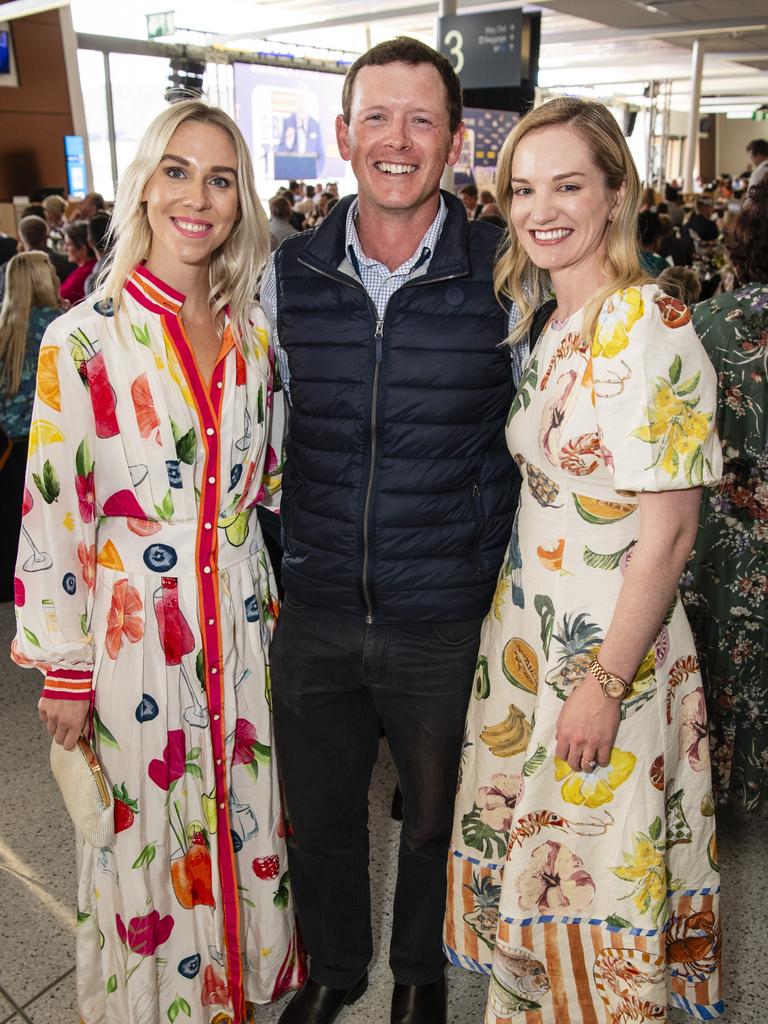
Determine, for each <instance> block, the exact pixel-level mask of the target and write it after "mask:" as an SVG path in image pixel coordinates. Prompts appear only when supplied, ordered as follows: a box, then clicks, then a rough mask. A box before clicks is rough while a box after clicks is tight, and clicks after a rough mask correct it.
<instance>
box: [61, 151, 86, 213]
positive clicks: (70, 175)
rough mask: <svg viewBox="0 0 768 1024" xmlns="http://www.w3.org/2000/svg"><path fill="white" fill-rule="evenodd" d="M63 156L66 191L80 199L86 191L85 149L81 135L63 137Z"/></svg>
mask: <svg viewBox="0 0 768 1024" xmlns="http://www.w3.org/2000/svg"><path fill="white" fill-rule="evenodd" d="M64 155H65V157H66V160H67V191H68V192H69V194H70V195H71V196H73V197H74V198H76V199H82V197H83V196H84V195H85V193H86V192H87V191H88V189H87V187H86V186H87V184H88V183H87V181H86V174H85V147H84V145H83V138H82V136H81V135H65V136H64Z"/></svg>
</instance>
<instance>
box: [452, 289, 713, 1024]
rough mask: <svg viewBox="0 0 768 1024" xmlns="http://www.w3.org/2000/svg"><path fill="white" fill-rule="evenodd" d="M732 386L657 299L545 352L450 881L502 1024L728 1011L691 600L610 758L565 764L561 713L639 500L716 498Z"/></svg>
mask: <svg viewBox="0 0 768 1024" xmlns="http://www.w3.org/2000/svg"><path fill="white" fill-rule="evenodd" d="M715 391H716V381H715V376H714V373H713V370H712V367H711V366H710V364H709V363H708V361H707V358H706V355H705V353H704V351H703V349H702V347H701V344H700V343H699V341H698V339H697V337H696V334H695V332H694V331H693V328H692V326H691V323H690V312H689V311H688V310H687V309H686V308H685V306H683V305H682V304H681V303H679V302H677V301H676V300H674V299H670V298H668V297H667V296H666V295H664V294H662V293H661V292H659V290H658V288H657V287H656V286H655V285H648V286H643V287H642V288H629V289H626V290H624V291H622V292H617V293H616V294H614V295H613V296H612V297H611V298H610V299H609V300H608V301H607V302H606V303H605V305H604V307H603V309H602V312H601V314H600V317H599V320H598V324H597V329H596V331H595V333H594V337H593V338H592V339H589V338H585V337H584V336H583V334H582V332H581V314H580V313H577V314H574V316H572V317H571V318H570V319H569V320H568V321H567V322H566V323H565V324H564V325H563V326H562V328H559V329H557V330H555V329H553V327H552V326H550V327H549V328H548V329H547V330H546V331H545V332H544V333H543V335H542V336H541V338H540V340H539V342H538V344H537V345H536V347H535V348H534V350H533V351H532V353H531V355H530V357H529V360H528V364H527V367H526V370H525V373H524V377H523V380H522V383H521V387H520V389H519V391H518V394H517V395H516V397H515V401H514V403H513V406H512V409H511V412H510V417H509V422H508V428H507V440H508V444H509V448H510V451H511V452H512V454H513V456H514V457H515V460H516V461H517V463H518V464H519V466H520V468H521V471H522V473H523V487H522V493H521V501H520V508H519V511H518V514H517V518H516V521H515V525H514V528H513V533H512V538H511V542H510V545H509V550H508V554H507V560H506V563H505V565H504V566H503V567H502V570H501V573H500V575H499V581H498V587H497V591H496V596H495V599H494V603H493V607H492V609H491V612H490V613H489V615H488V616H487V618H486V620H485V623H484V625H483V631H482V638H481V644H480V655H479V659H478V665H477V670H476V675H475V681H474V690H473V694H474V695H473V699H472V700H471V701H470V708H469V712H468V718H467V732H466V739H465V749H464V757H463V763H462V770H461V779H460V785H459V793H458V798H457V804H456V812H455V820H454V830H453V841H452V849H451V852H450V855H449V868H448V877H449V885H448V902H447V915H446V926H445V944H446V950H447V955H448V956H449V958H450V959H451V961H452V962H453V963H455V964H457V965H460V966H464V967H468V968H470V969H474V970H478V971H483V972H485V973H488V974H491V983H490V990H489V998H488V1004H487V1008H486V1016H485V1020H486V1024H507V1022H508V1021H511V1020H513V1019H514V1020H518V1019H519V1020H521V1021H522V1020H524V1021H526V1022H527V1024H597V1022H599V1024H627V1022H628V1021H633V1022H635V1021H637V1022H641V1021H645V1020H648V1021H650V1020H663V1019H665V1015H666V1006H667V1004H668V1002H670V1003H672V1004H674V1005H677V1006H678V1007H681V1008H683V1009H684V1010H687V1011H688V1012H689V1013H691V1014H692V1015H694V1016H698V1017H701V1018H702V1019H710V1018H711V1017H714V1016H717V1015H718V1014H720V1013H722V1010H723V1004H722V1001H721V998H720V987H719V957H720V924H719V917H718V892H719V884H718V873H717V854H716V846H715V831H714V817H713V812H714V805H713V800H712V794H711V782H710V772H709V760H708V749H707V744H706V740H705V739H703V737H705V736H706V710H705V705H704V699H703V691H702V686H701V678H700V675H699V672H698V663H697V660H696V657H695V653H694V647H693V640H692V637H691V632H690V629H689V627H688V623H687V621H686V618H685V613H684V611H683V608H682V604H681V603H680V601H679V600H677V599H676V600H675V601H674V603H673V604H672V607H671V608H670V609H669V612H668V614H667V616H666V618H665V620H664V623H663V624H662V626H661V628H660V629H659V633H658V636H657V638H656V642H655V643H654V645H653V647H652V648H651V650H649V651H648V654H647V656H646V657H645V658H644V659H643V661H642V663H641V665H640V667H639V669H638V672H637V675H636V678H635V679H634V681H633V686H632V692H631V694H630V695H629V697H627V698H626V699H625V701H624V702H623V706H622V720H621V723H620V726H619V731H618V734H617V737H616V741H615V745H614V748H613V751H612V755H611V760H610V764H609V765H608V766H607V767H606V768H599V767H598V768H597V769H596V770H595V771H593V772H592V773H589V774H587V773H582V772H574V771H573V770H572V769H571V768H570V766H569V765H568V764H567V763H565V762H563V761H560V760H559V759H558V758H557V757H556V756H555V748H556V736H555V730H556V725H557V720H558V716H559V714H560V711H561V710H562V707H563V701H564V700H565V699H566V698H567V696H568V695H569V694H570V693H571V692H572V690H573V688H574V687H575V686H577V685H578V683H579V682H580V681H581V679H582V678H583V677H584V675H585V674H586V672H587V669H588V666H589V663H590V661H591V660H592V658H593V656H594V655H595V653H596V652H597V651H598V650H599V647H600V644H601V642H602V639H603V637H604V635H605V631H606V630H607V628H608V626H609V623H610V621H611V618H612V615H613V611H614V607H615V604H616V599H617V595H618V592H619V589H620V587H621V583H622V578H623V575H624V573H625V571H626V569H627V565H628V563H629V561H630V559H631V557H632V549H633V547H634V545H635V543H636V541H637V539H638V536H639V530H640V524H639V514H638V501H637V494H638V493H639V492H642V491H662V490H666V489H673V488H688V487H691V486H695V485H698V484H712V483H714V482H715V481H716V480H717V479H718V478H719V476H720V467H721V459H720V450H719V445H718V443H717V438H716V436H715V434H714V432H713V428H714V411H715Z"/></svg>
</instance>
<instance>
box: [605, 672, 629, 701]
mask: <svg viewBox="0 0 768 1024" xmlns="http://www.w3.org/2000/svg"><path fill="white" fill-rule="evenodd" d="M626 692H627V687H626V686H625V685H624V681H623V680H622V679H617V678H616V677H615V676H614V677H609V678H608V679H606V681H605V682H604V683H603V693H604V694H605V695H606V697H624V696H625V695H626Z"/></svg>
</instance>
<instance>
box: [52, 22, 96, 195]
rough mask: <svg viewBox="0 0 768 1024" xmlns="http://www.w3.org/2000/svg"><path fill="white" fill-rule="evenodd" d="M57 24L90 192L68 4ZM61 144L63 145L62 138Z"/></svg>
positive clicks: (88, 155)
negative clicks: (59, 30)
mask: <svg viewBox="0 0 768 1024" xmlns="http://www.w3.org/2000/svg"><path fill="white" fill-rule="evenodd" d="M59 25H60V26H61V43H62V47H63V49H64V67H65V68H66V71H67V89H68V91H69V108H70V110H71V111H72V124H73V126H74V129H75V135H81V136H82V137H83V148H84V155H85V173H86V175H87V177H88V190H89V191H90V192H92V191H93V170H92V168H91V150H90V147H89V145H88V126H87V125H86V123H85V104H84V103H83V90H82V89H81V87H80V69H79V68H78V66H77V35H76V34H75V27H74V25H73V24H72V11H71V9H70V7H69V4H67V5H66V6H65V7H61V8H60V9H59ZM62 145H64V142H63V140H62Z"/></svg>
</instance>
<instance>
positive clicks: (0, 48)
mask: <svg viewBox="0 0 768 1024" xmlns="http://www.w3.org/2000/svg"><path fill="white" fill-rule="evenodd" d="M10 73H11V51H10V41H9V39H8V33H7V32H6V31H5V30H3V31H0V75H9V74H10Z"/></svg>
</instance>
